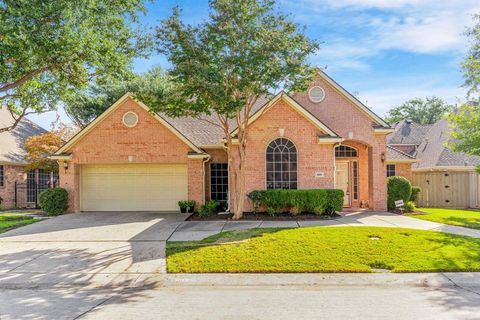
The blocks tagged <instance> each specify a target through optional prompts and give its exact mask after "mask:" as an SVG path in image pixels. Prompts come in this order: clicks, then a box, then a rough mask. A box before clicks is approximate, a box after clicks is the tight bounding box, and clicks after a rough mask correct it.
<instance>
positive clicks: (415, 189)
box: [410, 186, 422, 203]
mask: <svg viewBox="0 0 480 320" xmlns="http://www.w3.org/2000/svg"><path fill="white" fill-rule="evenodd" d="M420 192H422V189H421V188H420V187H417V186H412V195H411V196H410V201H413V202H414V203H416V202H417V200H418V195H419V194H420Z"/></svg>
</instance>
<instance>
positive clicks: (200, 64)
mask: <svg viewBox="0 0 480 320" xmlns="http://www.w3.org/2000/svg"><path fill="white" fill-rule="evenodd" d="M209 5H210V14H209V18H208V20H206V21H204V22H202V23H200V24H198V25H186V24H184V23H183V22H182V21H181V10H180V9H179V8H176V9H174V11H173V14H172V16H171V17H170V18H168V19H166V20H164V21H163V22H162V24H161V25H160V26H159V27H158V28H157V40H158V42H157V43H158V49H159V51H160V52H161V53H164V54H165V55H166V56H167V58H168V60H169V61H170V63H171V65H172V68H171V70H170V76H171V77H172V81H173V82H174V83H175V89H176V90H175V92H174V93H172V94H171V95H169V99H167V101H166V102H165V103H164V104H162V110H163V111H166V112H167V113H169V114H171V115H173V116H179V115H185V114H188V115H194V116H202V115H205V114H209V115H213V119H215V121H211V124H212V125H217V126H219V127H221V128H222V129H223V131H224V134H225V139H226V148H227V154H228V158H229V169H230V172H231V179H232V185H233V186H234V189H235V190H234V192H235V194H234V195H233V203H234V208H233V211H234V214H235V215H234V217H235V218H240V217H241V215H242V211H243V202H244V201H245V199H246V195H245V174H244V168H245V161H246V143H247V136H248V120H247V119H248V118H249V116H250V115H251V111H252V107H253V105H254V104H255V102H256V101H257V99H258V98H259V96H261V95H264V94H268V93H270V92H272V91H276V90H279V89H285V90H296V89H302V88H305V87H306V84H307V82H308V81H309V80H310V79H311V78H312V75H313V74H314V68H312V67H311V66H310V65H309V64H308V63H307V62H306V61H307V57H308V56H309V55H310V54H312V53H314V52H315V51H316V50H317V48H318V46H317V43H316V42H314V41H312V40H310V39H309V38H307V37H306V36H305V35H304V32H303V31H304V30H303V28H301V27H299V26H298V25H297V24H295V23H293V22H292V21H291V20H290V19H289V17H288V16H285V15H283V14H281V13H279V12H278V11H277V10H276V3H275V1H272V0H242V1H230V0H210V2H209ZM150 105H152V104H150ZM152 106H153V105H152ZM157 106H158V107H159V105H157ZM232 119H234V121H235V123H236V125H235V126H236V127H237V128H238V130H237V136H236V138H237V139H238V145H235V146H234V145H233V140H232V139H233V138H232V136H231V134H230V133H231V130H232V129H233V128H232V127H231V126H230V123H231V121H230V120H232Z"/></svg>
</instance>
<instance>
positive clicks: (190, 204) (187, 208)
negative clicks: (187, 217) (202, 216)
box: [178, 200, 196, 213]
mask: <svg viewBox="0 0 480 320" xmlns="http://www.w3.org/2000/svg"><path fill="white" fill-rule="evenodd" d="M195 203H196V202H195V200H182V201H178V206H179V207H180V212H182V213H185V212H193V209H194V208H195Z"/></svg>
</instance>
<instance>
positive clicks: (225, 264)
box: [167, 227, 480, 273]
mask: <svg viewBox="0 0 480 320" xmlns="http://www.w3.org/2000/svg"><path fill="white" fill-rule="evenodd" d="M374 239H376V240H374ZM372 268H381V269H389V270H391V271H393V272H438V271H480V239H475V238H470V237H463V236H457V235H452V234H447V233H440V232H433V231H422V230H412V229H400V228H378V227H328V228H326V227H312V228H298V229H252V230H247V231H231V232H223V233H220V234H217V235H214V236H212V237H209V238H206V239H204V240H202V241H189V242H168V243H167V270H168V272H192V273H195V272H372Z"/></svg>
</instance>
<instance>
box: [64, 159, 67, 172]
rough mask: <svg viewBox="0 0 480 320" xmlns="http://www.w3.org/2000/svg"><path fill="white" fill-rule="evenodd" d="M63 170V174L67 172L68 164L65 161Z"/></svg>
mask: <svg viewBox="0 0 480 320" xmlns="http://www.w3.org/2000/svg"><path fill="white" fill-rule="evenodd" d="M63 169H65V172H67V169H68V162H67V161H65V160H64V161H63Z"/></svg>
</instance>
